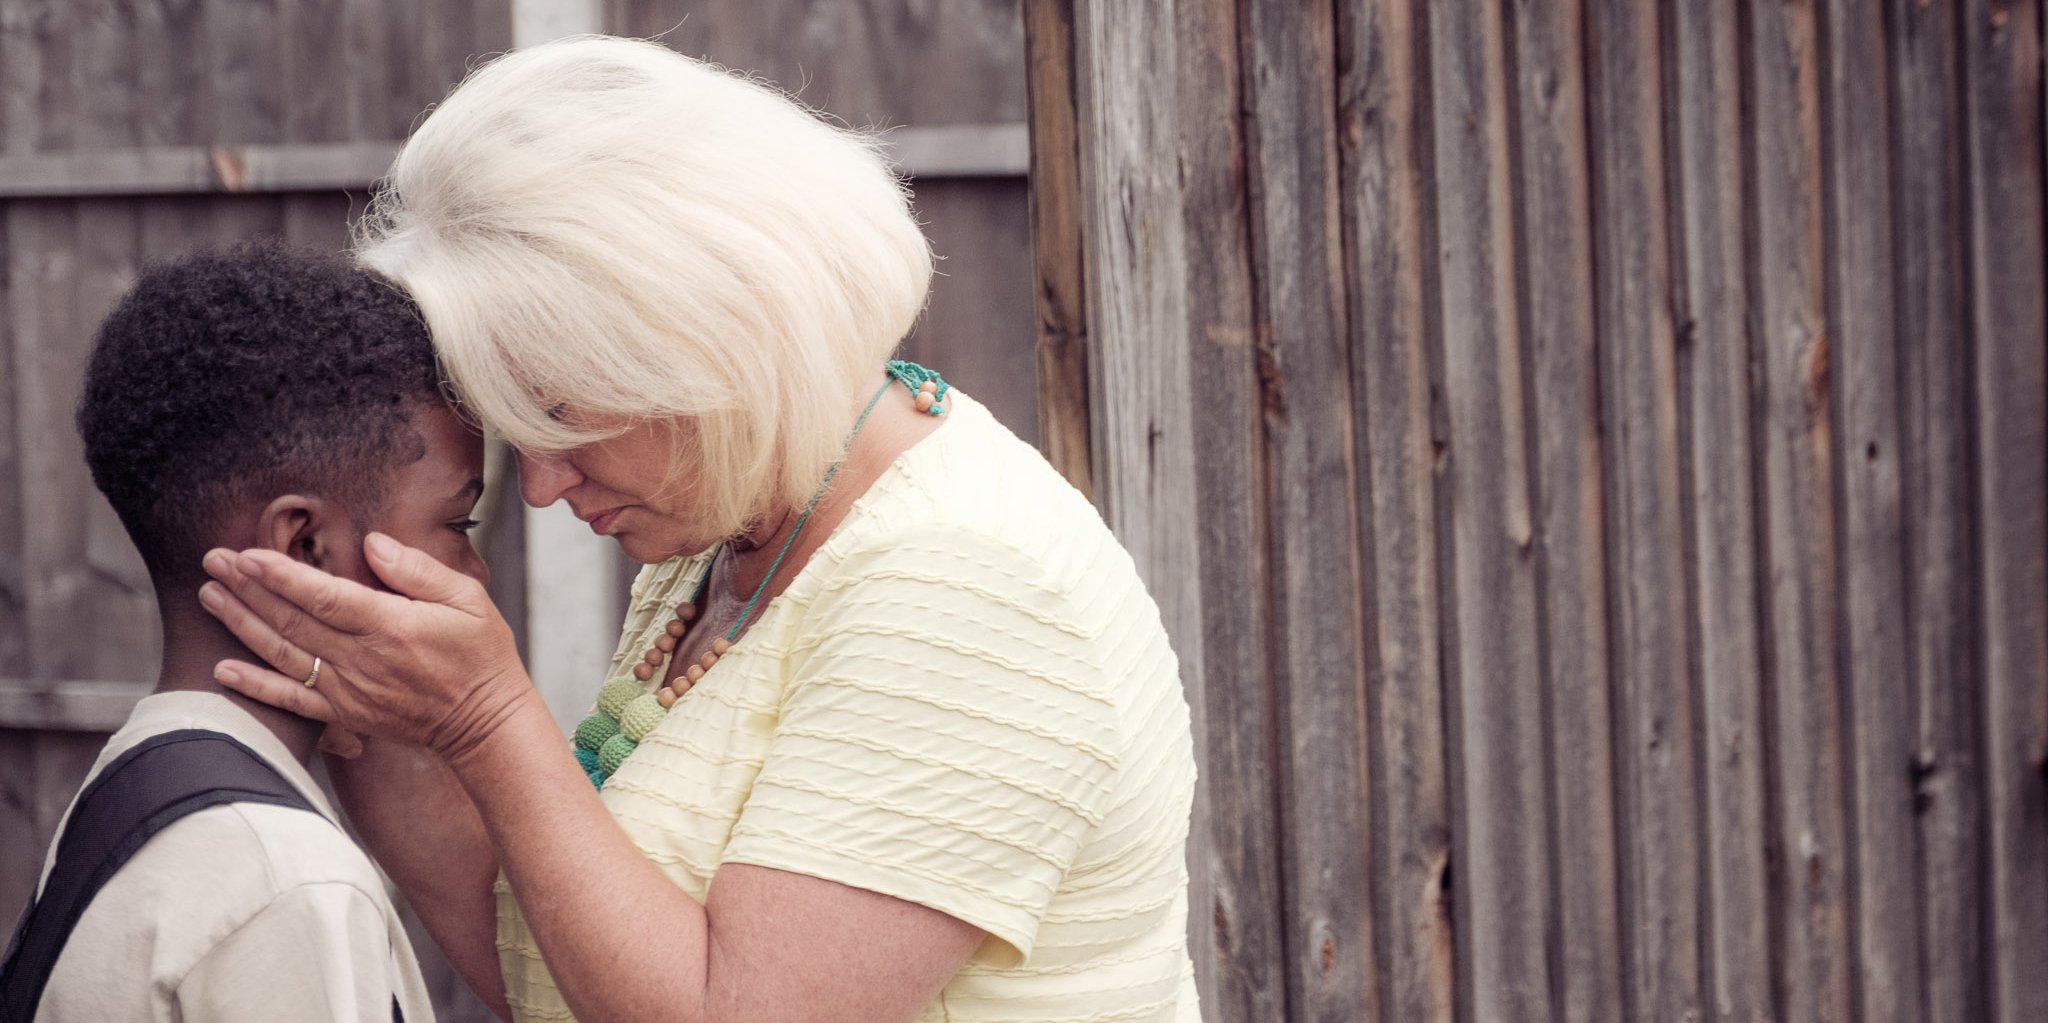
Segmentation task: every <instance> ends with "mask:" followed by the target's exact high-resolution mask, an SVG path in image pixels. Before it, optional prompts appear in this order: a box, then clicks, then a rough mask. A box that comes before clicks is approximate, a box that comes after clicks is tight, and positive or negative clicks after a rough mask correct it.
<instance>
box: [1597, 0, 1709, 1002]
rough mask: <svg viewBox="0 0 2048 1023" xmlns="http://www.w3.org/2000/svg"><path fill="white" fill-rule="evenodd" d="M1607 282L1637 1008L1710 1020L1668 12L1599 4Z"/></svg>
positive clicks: (1623, 785)
mask: <svg viewBox="0 0 2048 1023" xmlns="http://www.w3.org/2000/svg"><path fill="white" fill-rule="evenodd" d="M1589 13H1590V14H1591V17H1590V18H1588V21H1587V23H1588V34H1589V39H1588V49H1589V51H1590V53H1591V56H1592V60H1591V62H1590V63H1591V75H1592V79H1593V85H1592V87H1591V88H1590V89H1589V94H1590V99H1591V103H1590V112H1591V117H1590V120H1591V125H1592V133H1591V136H1592V143H1593V160H1592V165H1593V197H1594V225H1595V226H1594V231H1593V245H1594V266H1595V276H1594V287H1595V294H1596V296H1597V301H1598V308H1599V314H1598V315H1599V324H1600V351H1601V403H1602V407H1603V410H1604V423H1605V427H1606V466H1607V473H1608V475H1607V488H1608V489H1607V495H1608V504H1607V519H1606V522H1607V539H1608V546H1609V550H1608V562H1607V566H1608V573H1609V580H1608V592H1609V594H1610V595H1611V603H1610V605H1609V614H1610V616H1611V621H1610V627H1611V628H1612V630H1613V631H1612V636H1613V644H1614V663H1613V667H1612V670H1613V672H1614V679H1615V685H1616V690H1617V691H1616V697H1617V704H1618V713H1617V721H1618V725H1617V736H1618V737H1617V739H1616V743H1617V746H1618V749H1617V753H1616V762H1617V767H1618V769H1619V781H1618V786H1617V787H1618V789H1619V793H1620V794H1619V796H1618V802H1619V803H1620V811H1621V819H1622V820H1623V821H1624V822H1625V825H1624V826H1625V827H1626V829H1627V836H1626V837H1625V838H1624V840H1623V847H1622V852H1621V862H1622V878H1623V880H1622V893H1621V898H1622V917H1623V919H1624V921H1626V927H1627V933H1629V934H1631V935H1632V936H1633V939H1634V940H1633V941H1631V942H1630V944H1629V948H1628V950H1627V957H1628V973H1629V977H1628V984H1629V986H1630V995H1631V1001H1630V1003H1629V1005H1630V1015H1632V1016H1635V1017H1639V1018H1646V1019H1686V1018H1694V1017H1697V1016H1699V1015H1700V1014H1701V1013H1702V1010H1703V1005H1704V998H1703V983H1702V977H1701V957H1702V950H1701V946H1700V942H1701V939H1702V930H1701V916H1700V907H1699V892H1700V887H1701V871H1700V862H1699V847H1700V836H1699V830H1698V829H1699V805H1698V785H1699V781H1698V777H1697V771H1698V764H1697V758H1698V748H1697V732H1696V728H1697V707H1696V704H1695V700H1696V694H1695V692H1694V689H1693V677H1692V670H1691V669H1692V665H1691V659H1690V656H1689V650H1690V646H1689V644H1690V642H1691V641H1690V636H1689V632H1690V628H1689V625H1690V623H1689V622H1688V620H1687V619H1688V613H1689V608H1688V606H1687V601H1686V599H1685V573H1684V562H1683V559H1682V558H1680V557H1674V556H1673V554H1674V552H1678V551H1682V550H1684V548H1685V537H1686V532H1687V531H1686V528H1685V525H1684V509H1683V506H1682V504H1681V497H1680V482H1679V465H1680V461H1679V445H1678V396H1677V368H1676V353H1675V342H1676V337H1675V335H1674V329H1673V328H1674V325H1673V323H1672V321H1671V302H1672V279H1671V266H1670V241H1669V236H1668V234H1667V231H1668V227H1667V225H1668V223H1669V220H1670V208H1669V203H1670V198H1669V194H1668V191H1667V181H1666V174H1667V171H1666V168H1665V165H1664V155H1663V151H1662V147H1661V146H1660V144H1659V142H1660V131H1659V129H1660V126H1661V120H1662V118H1663V102H1662V91H1663V89H1662V81H1663V76H1662V71H1661V68H1660V62H1659V54H1658V46H1657V43H1658V39H1659V33H1660V29H1659V25H1658V21H1657V17H1656V11H1655V8H1653V7H1651V6H1647V5H1643V4H1636V3H1628V2H1608V0H1598V2H1595V3H1592V4H1591V5H1590V6H1589Z"/></svg>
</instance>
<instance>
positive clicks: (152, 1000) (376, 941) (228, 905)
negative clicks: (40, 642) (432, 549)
mask: <svg viewBox="0 0 2048 1023" xmlns="http://www.w3.org/2000/svg"><path fill="white" fill-rule="evenodd" d="M167 697H173V698H174V699H167ZM210 701H218V702H217V703H214V702H210ZM143 703H144V704H145V705H139V706H138V707H137V709H136V713H135V715H134V716H132V717H131V718H130V719H129V724H128V725H127V726H124V727H123V729H122V730H121V731H120V732H118V733H116V734H115V736H114V737H113V738H112V739H111V740H109V742H108V744H107V748H106V750H105V751H103V752H102V754H101V756H100V758H99V763H98V764H96V765H95V766H94V769H93V776H97V775H98V773H99V772H100V771H101V770H103V769H104V768H105V766H106V765H107V764H108V763H111V762H112V761H113V760H114V759H115V758H116V757H118V756H120V754H121V753H122V752H124V751H125V750H127V749H129V748H131V747H133V746H135V745H136V744H137V743H140V742H142V741H144V740H145V739H148V738H150V737H151V736H153V735H158V734H162V733H163V732H166V731H171V730H175V729H179V728H206V729H208V730H212V731H219V732H223V733H224V734H228V735H230V736H231V737H233V738H235V739H237V740H238V741H241V742H243V743H244V744H245V745H247V746H249V747H250V748H251V749H254V750H256V751H257V752H258V754H259V755H260V756H262V757H263V759H264V760H265V761H266V762H269V763H270V764H271V766H272V767H273V768H276V769H278V771H279V773H280V774H283V775H285V776H286V778H287V780H288V781H290V782H291V783H292V784H293V786H294V787H296V788H300V789H302V790H305V789H308V788H311V789H312V791H311V792H304V791H302V794H305V795H306V796H307V798H308V801H309V802H312V803H313V804H314V805H315V806H316V807H317V808H318V809H319V812H317V813H309V812H307V811H306V810H304V809H300V808H295V807H288V806H278V805H271V804H263V803H225V804H221V805H217V806H211V807H207V808H206V809H203V810H199V811H197V812H194V813H191V814H188V815H187V816H185V817H182V818H180V819H178V820H177V821H175V822H173V823H172V824H170V825H169V826H167V827H165V828H164V829H163V830H161V831H159V832H157V833H156V834H155V835H154V836H153V837H151V838H150V839H149V840H148V841H147V842H145V843H144V844H143V845H142V847H141V848H140V849H137V850H136V851H135V853H134V855H132V856H131V857H130V858H129V859H128V862H127V863H126V864H125V865H123V866H122V867H121V869H120V870H119V871H117V872H116V873H115V874H114V875H113V876H112V877H111V878H110V879H108V881H107V882H106V884H105V886H104V887H102V888H101V889H100V892H99V894H98V895H97V896H96V897H95V898H94V899H93V901H92V903H91V904H90V905H89V906H87V907H86V909H85V911H84V913H83V914H81V915H80V917H79V919H78V923H77V925H76V927H75V929H74V930H73V931H72V934H71V937H70V940H69V941H68V942H67V943H66V945H65V949H64V952H63V953H62V954H61V955H60V956H59V958H58V960H57V964H56V968H55V970H54V971H53V973H52V974H51V977H50V983H49V986H48V987H47V988H46V989H45V992H44V1002H43V1004H44V1010H45V1011H44V1012H43V1013H42V1014H40V1016H41V1017H42V1018H52V1019H90V1018H105V1019H112V1018H153V1017H154V1016H156V1015H158V1013H157V1011H156V1010H157V1009H158V1008H161V1006H160V1005H158V1004H157V1003H158V1002H160V1001H161V1000H163V999H167V998H168V999H172V1000H176V999H177V998H178V997H179V996H178V991H179V989H180V987H181V985H183V984H184V983H185V981H186V980H187V978H188V976H189V975H192V974H193V973H194V971H195V968H197V967H199V966H200V964H202V963H203V962H205V961H206V960H207V957H208V956H209V955H210V954H212V953H213V952H214V951H215V950H216V949H220V948H223V947H226V946H228V945H229V944H231V943H234V942H237V941H239V942H242V943H244V944H246V943H247V942H248V941H249V940H250V938H251V937H252V936H256V935H261V934H269V933H274V934H277V935H279V936H281V937H287V938H288V937H289V936H291V935H298V936H300V937H301V938H303V937H305V936H308V935H310V934H312V933H314V932H317V931H323V930H325V931H329V932H340V933H349V934H360V935H361V936H362V937H363V938H364V939H365V941H364V942H362V944H364V946H365V947H364V948H363V949H361V952H362V953H363V954H364V955H367V956H373V957H374V959H373V960H372V961H381V960H384V959H386V958H387V957H388V956H389V955H390V951H391V946H390V943H389V941H388V939H387V938H386V936H385V933H384V932H385V930H386V925H387V924H388V922H389V921H390V920H391V919H392V918H393V913H394V911H393V909H392V907H391V904H390V899H389V897H388V895H387V894H386V889H385V888H384V884H383V880H382V876H381V875H380V874H379V873H378V871H377V868H376V867H375V865H373V864H372V863H371V861H370V859H369V857H368V855H366V854H365V853H364V852H363V851H362V849H361V848H360V847H359V846H357V845H356V844H355V842H354V841H352V840H351V839H350V838H349V836H348V835H347V833H346V832H344V831H343V830H342V829H341V827H340V826H339V825H338V824H337V823H336V822H335V820H333V819H332V818H331V817H330V816H329V815H330V814H331V813H332V810H331V808H329V807H328V805H327V803H326V800H325V798H324V796H323V795H321V794H320V793H319V792H318V789H317V786H313V784H312V781H311V778H310V776H309V775H307V774H306V772H305V771H304V769H303V768H302V767H300V765H298V764H297V763H296V762H295V761H292V762H289V763H286V764H279V763H278V762H277V761H278V759H279V755H280V753H281V746H278V744H276V742H275V738H274V737H270V736H268V735H267V733H264V734H261V735H258V734H252V733H250V732H249V730H248V727H247V726H248V725H253V724H254V722H253V720H251V719H247V716H246V714H243V713H242V712H241V711H240V710H238V709H236V708H234V707H233V706H232V705H231V704H228V702H227V701H226V700H225V699H223V698H220V697H214V696H207V695H204V694H196V693H175V694H159V695H157V696H151V697H148V698H146V699H145V700H144V701H143ZM236 715H240V716H241V718H242V720H239V721H238V720H236ZM257 727H258V728H260V726H257ZM266 738H267V739H269V742H267V743H266V742H265V741H264V740H265V739H266ZM273 747H277V748H273ZM69 824H70V821H69V820H68V814H67V820H66V821H65V823H64V826H65V827H67V828H68V827H69ZM60 835H61V831H60ZM54 845H55V843H53V846H54ZM52 855H53V856H54V850H53V854H52ZM46 873H47V870H46ZM338 918H346V919H338ZM237 954H241V955H246V952H245V951H240V950H238V953H237Z"/></svg>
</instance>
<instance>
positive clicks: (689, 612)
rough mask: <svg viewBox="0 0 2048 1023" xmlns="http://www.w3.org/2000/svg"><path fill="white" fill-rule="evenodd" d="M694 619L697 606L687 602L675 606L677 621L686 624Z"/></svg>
mask: <svg viewBox="0 0 2048 1023" xmlns="http://www.w3.org/2000/svg"><path fill="white" fill-rule="evenodd" d="M695 617H697V605H695V604H692V603H690V602H689V601H687V600H686V601H683V602H682V603H680V604H677V605H676V618H677V619H679V620H681V621H685V622H687V621H689V620H690V619H692V618H695Z"/></svg>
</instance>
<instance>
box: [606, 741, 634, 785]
mask: <svg viewBox="0 0 2048 1023" xmlns="http://www.w3.org/2000/svg"><path fill="white" fill-rule="evenodd" d="M635 748H636V744H635V743H634V742H633V740H631V739H628V738H626V737H625V736H623V735H614V736H612V737H611V738H609V739H606V740H605V741H604V745H603V746H602V747H600V748H599V749H598V751H597V769H598V770H599V771H602V772H604V773H605V774H606V775H607V776H609V775H611V774H612V773H613V772H615V771H617V770H618V769H619V765H620V764H622V763H624V762H625V760H626V758H627V757H630V756H632V755H633V750H634V749H635Z"/></svg>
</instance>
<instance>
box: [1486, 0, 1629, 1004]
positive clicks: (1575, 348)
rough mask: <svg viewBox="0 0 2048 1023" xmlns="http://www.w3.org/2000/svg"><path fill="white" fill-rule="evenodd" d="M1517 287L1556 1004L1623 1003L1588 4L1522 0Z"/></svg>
mask: <svg viewBox="0 0 2048 1023" xmlns="http://www.w3.org/2000/svg"><path fill="white" fill-rule="evenodd" d="M1510 11H1511V14H1512V18H1511V24H1512V29H1513V34H1512V39H1511V41H1512V51H1513V58H1514V59H1513V63H1512V67H1513V69H1514V74H1515V78H1514V80H1513V81H1512V82H1511V83H1510V87H1511V92H1512V95H1513V100H1514V106H1515V110H1514V128H1515V131H1514V135H1515V138H1516V142H1517V157H1518V160H1517V167H1518V180H1517V182H1516V184H1517V190H1518V192H1517V194H1518V195H1519V196H1520V197H1521V198H1520V200H1519V201H1518V202H1517V204H1516V205H1517V210H1518V214H1519V216H1518V225H1519V226H1518V231H1517V244H1518V247H1519V251H1521V252H1523V253H1526V254H1527V255H1526V256H1525V257H1524V258H1522V259H1520V260H1519V261H1518V263H1519V266H1520V268H1521V280H1520V282H1519V289H1520V292H1521V301H1522V305H1523V309H1524V323H1525V341H1524V346H1525V349H1526V351H1527V358H1526V366H1525V370H1524V372H1525V375H1526V379H1527V382H1528V391H1529V403H1530V404H1529V411H1530V415H1531V417H1532V418H1531V422H1532V427H1531V429H1530V430H1529V431H1528V438H1529V442H1530V446H1531V464H1532V465H1533V466H1534V468H1535V471H1534V474H1533V477H1532V484H1533V486H1534V489H1535V496H1534V501H1535V506H1536V513H1535V520H1536V522H1537V523H1538V524H1539V525H1538V527H1537V530H1536V538H1537V539H1536V552H1537V558H1538V561H1537V580H1538V583H1537V585H1538V613H1539V615H1540V619H1539V623H1540V624H1539V629H1540V632H1541V634H1542V637H1543V639H1542V643H1541V646H1542V650H1543V661H1542V669H1543V683H1542V692H1543V694H1544V698H1545V704H1546V713H1545V717H1546V721H1547V726H1548V735H1547V739H1546V742H1547V745H1548V773H1549V777H1548V786H1549V793H1548V795H1549V798H1548V807H1549V811H1550V814H1551V819H1550V835H1549V843H1550V856H1551V861H1550V874H1551V876H1550V887H1551V891H1552V893H1553V894H1552V897H1553V898H1554V899H1556V901H1557V910H1556V914H1555V918H1554V925H1553V929H1552V930H1551V931H1550V933H1549V938H1548V940H1549V941H1550V943H1551V947H1552V949H1553V951H1552V952H1551V953H1550V961H1551V962H1552V963H1553V964H1555V965H1554V966H1553V968H1552V977H1551V988H1552V990H1551V996H1552V1004H1551V1013H1552V1015H1551V1018H1553V1019H1559V1020H1586V1021H1592V1020H1610V1019H1619V1018H1621V1014H1622V987H1623V982H1622V970H1621V964H1622V952H1621V923H1620V899H1619V894H1618V893H1619V890H1620V889H1619V887H1618V885H1619V883H1620V875H1619V870H1620V868H1619V864H1618V857H1619V854H1618V846H1617V834H1616V830H1615V803H1614V792H1615V784H1614V783H1615V774H1614V770H1615V766H1614V750H1613V745H1612V742H1613V735H1614V731H1613V706H1612V702H1613V700H1612V695H1611V685H1612V680H1611V678H1610V675H1609V670H1608V631H1607V629H1608V608H1607V599H1606V598H1607V592H1606V546H1605V532H1604V523H1605V495H1604V490H1605V487H1604V480H1605V473H1604V472H1603V470H1602V465H1601V422H1602V415H1601V403H1600V388H1599V381H1600V350H1599V345H1598V341H1599V337H1600V335H1599V333H1598V331H1597V328H1596V320H1595V316H1594V293H1593V281H1594V275H1593V239H1592V234H1593V218H1592V208H1591V207H1592V182H1591V168H1590V166H1589V157H1588V146H1587V124H1586V117H1587V107H1586V103H1587V95H1586V83H1585V74H1586V71H1585V66H1586V56H1587V55H1586V49H1585V43H1584V39H1583V38H1582V25H1583V20H1584V16H1585V12H1584V11H1583V10H1582V9H1581V6H1580V4H1578V3H1559V4H1551V5H1524V6H1520V7H1513V8H1510Z"/></svg>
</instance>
